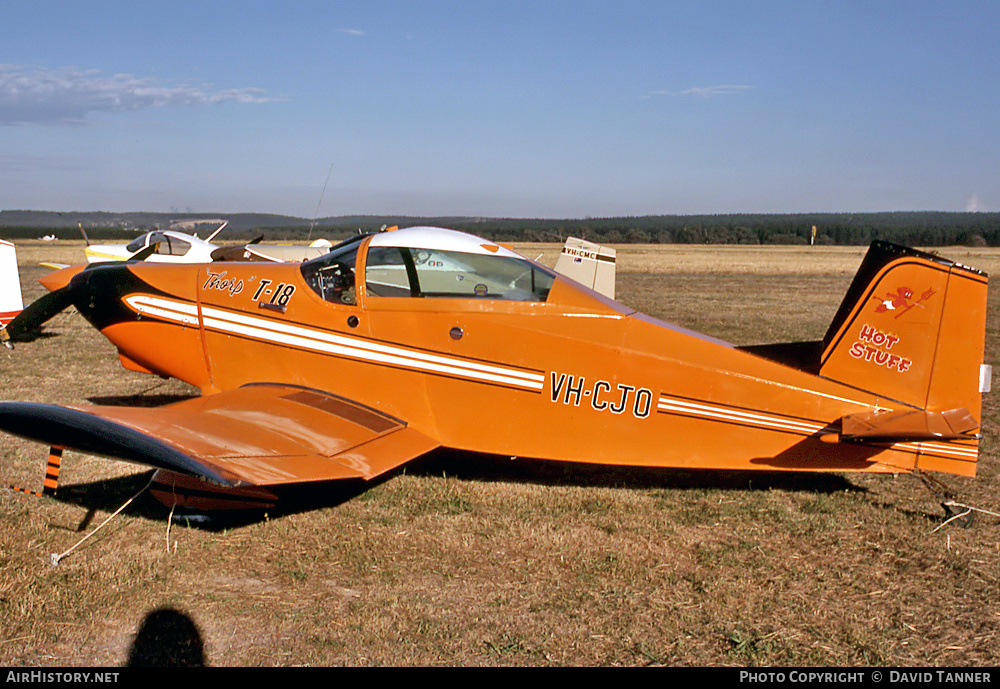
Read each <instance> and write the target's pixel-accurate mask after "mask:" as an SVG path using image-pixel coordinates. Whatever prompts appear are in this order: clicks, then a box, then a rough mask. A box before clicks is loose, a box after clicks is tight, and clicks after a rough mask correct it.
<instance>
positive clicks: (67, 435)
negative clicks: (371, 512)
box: [0, 384, 438, 486]
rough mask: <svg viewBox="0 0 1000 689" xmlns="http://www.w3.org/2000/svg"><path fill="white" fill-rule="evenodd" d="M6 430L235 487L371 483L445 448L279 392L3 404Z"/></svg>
mask: <svg viewBox="0 0 1000 689" xmlns="http://www.w3.org/2000/svg"><path fill="white" fill-rule="evenodd" d="M0 430H4V431H7V432H9V433H13V434H15V435H20V436H23V437H26V438H30V439H33V440H38V441H40V442H44V443H46V444H49V445H52V446H59V447H64V448H70V449H76V450H81V451H84V452H89V453H92V454H99V455H106V456H110V457H115V458H118V459H124V460H127V461H132V462H137V463H140V464H146V465H149V466H154V467H158V468H162V469H168V470H170V471H175V472H181V473H185V474H191V475H194V476H200V477H202V478H206V479H209V480H211V481H215V482H217V483H220V484H223V485H227V486H241V485H248V484H249V485H256V486H274V485H281V484H292V483H302V482H310V481H326V480H331V479H343V478H365V479H370V478H374V477H375V476H378V475H379V474H382V473H385V472H386V471H389V470H390V469H393V468H395V467H397V466H399V465H401V464H403V463H405V462H407V461H409V460H410V459H413V458H415V457H418V456H420V455H422V454H425V453H426V452H429V451H430V450H432V449H434V448H436V447H438V443H437V441H435V440H433V439H432V438H430V437H428V436H426V435H424V434H423V433H421V432H419V431H417V430H415V429H413V428H410V427H408V426H407V425H406V423H405V422H403V421H400V420H399V419H395V418H393V417H391V416H388V415H386V414H382V413H380V412H378V411H376V410H374V409H371V408H369V407H365V406H362V405H360V404H357V403H355V402H352V401H350V400H347V399H344V398H342V397H337V396H334V395H329V394H326V393H323V392H319V391H316V390H311V389H308V388H300V387H296V386H289V385H272V384H254V385H247V386H244V387H241V388H238V389H236V390H230V391H227V392H221V393H218V394H215V395H208V396H205V397H197V398H193V399H189V400H184V401H182V402H176V403H174V404H169V405H166V406H163V407H111V406H83V407H60V406H56V405H50V404H36V403H28V402H0Z"/></svg>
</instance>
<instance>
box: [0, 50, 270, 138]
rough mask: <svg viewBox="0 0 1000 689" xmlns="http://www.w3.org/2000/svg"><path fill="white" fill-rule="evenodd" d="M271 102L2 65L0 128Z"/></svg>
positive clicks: (143, 80)
mask: <svg viewBox="0 0 1000 689" xmlns="http://www.w3.org/2000/svg"><path fill="white" fill-rule="evenodd" d="M272 100H274V99H273V98H269V97H267V96H266V95H265V93H264V91H263V90H262V89H258V88H243V89H225V90H219V91H216V90H213V89H212V88H211V87H210V86H209V85H205V84H180V85H176V86H170V85H166V84H162V83H160V82H158V81H157V80H155V79H152V78H149V77H137V76H134V75H131V74H106V73H104V72H101V71H99V70H95V69H90V70H80V69H76V68H73V67H62V68H59V69H49V68H45V67H34V68H31V67H25V66H22V65H10V64H0V125H2V124H31V123H36V124H80V123H83V122H85V121H86V117H87V115H90V114H92V113H100V112H127V111H133V110H143V109H146V108H159V107H164V106H168V105H188V106H191V105H211V104H216V103H226V102H236V103H266V102H269V101H272Z"/></svg>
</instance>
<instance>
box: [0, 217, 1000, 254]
mask: <svg viewBox="0 0 1000 689" xmlns="http://www.w3.org/2000/svg"><path fill="white" fill-rule="evenodd" d="M201 218H224V219H226V220H228V221H229V226H228V227H227V228H226V230H225V232H224V234H223V235H222V238H223V239H250V238H251V237H256V236H258V235H263V236H264V237H265V239H268V240H281V239H287V240H298V241H301V240H303V239H306V238H307V237H310V238H312V239H316V238H319V237H326V238H328V239H340V238H343V237H346V236H348V235H351V234H354V233H356V232H358V231H366V232H367V231H372V230H378V229H379V228H381V227H383V226H392V225H398V226H400V227H407V226H411V225H437V226H441V227H450V228H453V229H456V230H464V231H468V232H472V233H474V234H478V235H481V236H483V237H487V238H490V239H493V240H495V241H507V242H511V241H558V240H560V239H562V238H565V237H566V236H570V235H572V236H576V237H583V238H584V239H590V240H592V241H597V242H603V243H650V242H654V243H665V244H808V243H809V241H810V239H811V236H812V228H813V227H814V226H815V227H816V236H815V242H816V243H817V244H852V245H863V244H868V243H869V242H871V241H872V240H875V239H883V240H888V241H893V242H897V243H900V244H908V245H912V246H943V245H953V244H968V245H974V246H984V245H989V246H1000V213H945V212H939V211H900V212H891V213H889V212H887V213H792V214H722V215H656V216H636V217H618V218H584V219H564V220H558V219H533V218H475V217H433V218H432V217H413V216H374V215H351V216H336V217H329V218H319V219H317V220H315V221H313V220H309V219H307V218H296V217H292V216H287V215H275V214H268V213H208V212H206V213H143V212H129V213H112V212H105V211H88V212H80V213H77V212H68V213H56V212H52V211H32V210H4V211H0V237H4V238H8V239H16V238H33V237H39V236H41V235H43V234H55V235H56V236H57V237H60V238H74V239H76V238H79V230H78V229H77V223H82V225H83V227H84V228H85V229H86V230H87V234H88V236H89V237H90V238H91V239H127V238H130V237H134V236H135V235H136V234H137V233H139V232H145V231H147V230H151V229H157V228H159V229H165V228H167V227H169V226H170V223H171V222H176V221H181V220H195V219H201Z"/></svg>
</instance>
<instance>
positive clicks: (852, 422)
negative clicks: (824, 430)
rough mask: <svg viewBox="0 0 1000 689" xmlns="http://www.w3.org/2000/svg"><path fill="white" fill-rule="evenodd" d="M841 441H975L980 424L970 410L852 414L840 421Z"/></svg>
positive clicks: (909, 410) (918, 410)
mask: <svg viewBox="0 0 1000 689" xmlns="http://www.w3.org/2000/svg"><path fill="white" fill-rule="evenodd" d="M840 424H841V431H840V439H841V440H848V441H856V442H857V441H860V442H913V441H921V440H959V439H973V438H976V437H977V436H975V435H973V434H972V432H973V431H975V430H976V429H977V428H979V422H978V421H976V419H975V418H974V417H973V416H972V414H971V413H969V410H968V409H964V408H962V409H951V410H949V411H945V412H931V411H925V410H923V409H905V410H903V411H892V412H889V411H873V412H864V413H860V414H849V415H848V416H845V417H844V418H842V419H841V420H840Z"/></svg>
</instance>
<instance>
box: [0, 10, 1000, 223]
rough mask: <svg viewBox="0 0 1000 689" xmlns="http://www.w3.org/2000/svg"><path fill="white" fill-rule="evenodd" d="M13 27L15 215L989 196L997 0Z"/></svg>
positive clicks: (304, 212)
mask: <svg viewBox="0 0 1000 689" xmlns="http://www.w3.org/2000/svg"><path fill="white" fill-rule="evenodd" d="M0 26H2V27H3V28H2V34H0V35H2V36H3V41H2V42H0V209H29V208H30V209H43V210H58V211H74V210H76V211H85V210H114V211H127V210H148V211H166V212H169V211H191V212H238V211H254V212H273V213H283V214H290V215H296V216H301V217H312V216H313V215H314V214H315V213H316V208H317V205H318V204H319V206H320V208H319V215H320V216H329V215H346V214H356V213H360V214H410V215H474V216H493V217H587V216H610V215H649V214H692V213H739V212H745V213H758V212H789V213H794V212H813V211H817V212H818V211H893V210H946V211H964V210H981V211H997V210H1000V50H998V49H997V47H996V41H997V39H998V36H1000V3H997V2H962V1H961V0H959V1H958V2H941V3H935V2H871V1H870V0H868V1H866V2H850V1H839V2H806V1H798V2H749V1H747V2H711V1H706V2H694V1H691V0H687V1H685V2H670V1H667V0H660V1H656V2H643V1H638V0H637V1H634V2H628V1H624V2H586V1H583V0H580V1H575V2H547V1H545V0H534V1H532V2H513V1H511V2H504V1H501V0H489V1H486V0H482V1H477V0H467V1H465V2H432V1H429V0H428V1H417V0H410V1H409V2H377V1H369V2H362V1H358V2H332V1H330V2H252V1H244V2H212V1H211V0H200V1H199V2H187V1H184V0H172V1H171V2H156V3H147V2H99V1H91V2H46V1H45V0H32V1H30V2H24V1H22V0H0ZM328 175H329V184H328V186H327V189H326V192H325V194H324V195H323V198H322V203H320V197H321V192H322V190H323V186H324V183H325V181H326V180H327V176H328Z"/></svg>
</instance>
